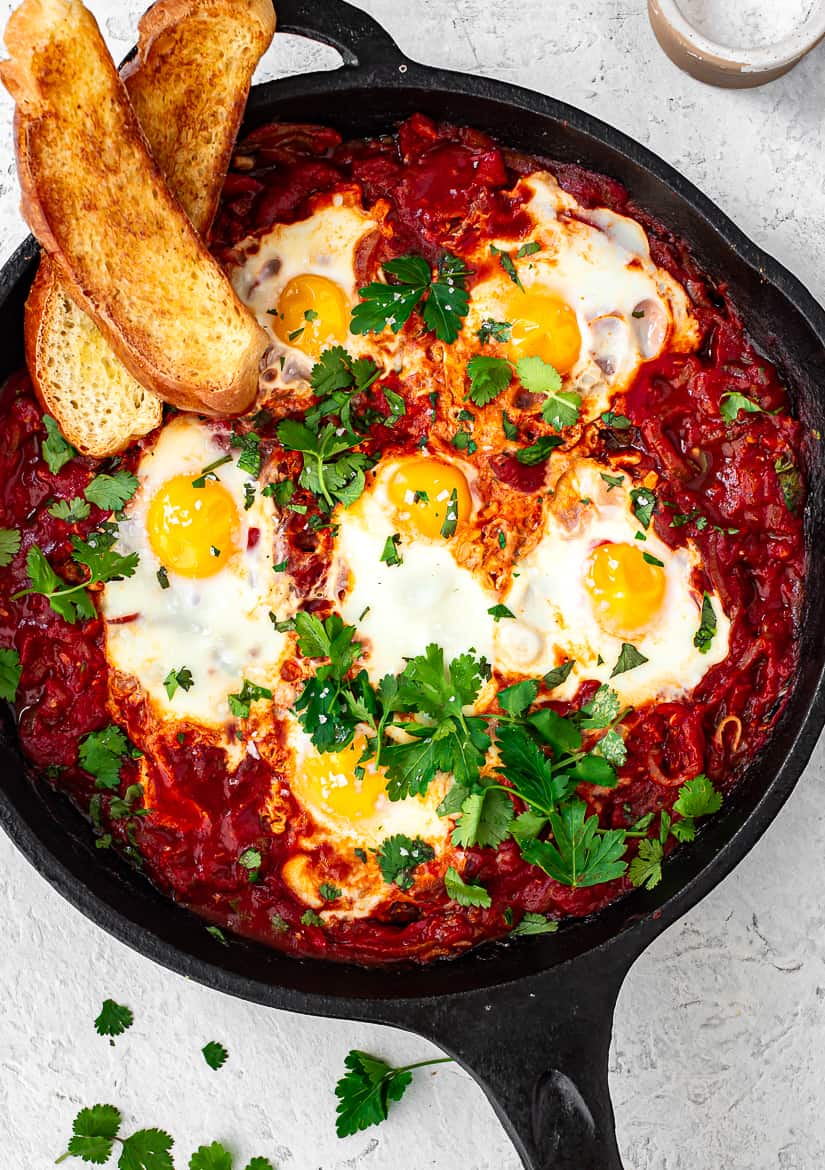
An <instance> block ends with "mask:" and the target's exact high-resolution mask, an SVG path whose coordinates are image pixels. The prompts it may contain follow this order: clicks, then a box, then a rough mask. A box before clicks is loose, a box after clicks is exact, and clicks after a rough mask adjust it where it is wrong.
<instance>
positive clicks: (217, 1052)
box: [201, 1040, 229, 1072]
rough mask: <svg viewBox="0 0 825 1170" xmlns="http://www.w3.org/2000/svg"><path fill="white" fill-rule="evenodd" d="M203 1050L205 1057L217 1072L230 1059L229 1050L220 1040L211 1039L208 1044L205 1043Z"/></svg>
mask: <svg viewBox="0 0 825 1170" xmlns="http://www.w3.org/2000/svg"><path fill="white" fill-rule="evenodd" d="M201 1052H202V1053H203V1059H204V1060H205V1061H206V1063H207V1064H208V1065H209V1067H210V1068H211V1069H214V1070H215V1071H216V1072H217V1070H218V1069H219V1068H223V1066H224V1065H225V1064H226V1062H227V1060H228V1059H229V1053H228V1051H227V1050H226V1048H224V1046H223V1044H221V1043H220V1042H219V1041H218V1040H210V1041H209V1043H208V1044H204V1046H203V1048H202V1049H201Z"/></svg>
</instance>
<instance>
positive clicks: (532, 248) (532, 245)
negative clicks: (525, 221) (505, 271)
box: [516, 240, 541, 260]
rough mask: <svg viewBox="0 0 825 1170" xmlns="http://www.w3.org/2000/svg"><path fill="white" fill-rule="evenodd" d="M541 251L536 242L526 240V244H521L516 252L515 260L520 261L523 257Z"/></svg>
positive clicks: (539, 245)
mask: <svg viewBox="0 0 825 1170" xmlns="http://www.w3.org/2000/svg"><path fill="white" fill-rule="evenodd" d="M540 251H541V244H540V243H539V242H538V241H537V240H528V241H527V243H526V244H522V245H521V247H520V248H519V250H518V252H516V260H521V259H522V258H523V257H524V256H532V255H533V254H534V253H535V252H540Z"/></svg>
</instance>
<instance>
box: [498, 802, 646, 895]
mask: <svg viewBox="0 0 825 1170" xmlns="http://www.w3.org/2000/svg"><path fill="white" fill-rule="evenodd" d="M549 819H550V826H551V828H552V831H553V839H554V840H553V843H551V842H550V841H538V840H534V841H527V842H526V843H525V844H524V845H523V846H522V850H521V852H522V856H523V857H524V858H525V860H526V861H529V862H531V863H532V864H533V865H538V866H539V867H540V868H541V869H543V870H544V871H545V873H547V874H549V875H550V877H552V878H554V879H555V880H556V881H557V882H561V883H562V884H563V885H565V886H570V887H571V888H573V889H578V888H580V887H583V886H595V885H600V884H601V883H602V882H609V881H613V880H614V879H615V878H619V877H622V876H623V875H624V873H625V872H626V870H627V862H626V861H624V860H623V859H624V854H625V848H626V844H625V834H624V830H622V829H605V830H600V829H599V818H598V817H597V816H596V815H595V814H594V815H592V816H587V805H586V804H585V803H584V801H582V800H573V801H571V802H570V803H568V804H565V805H563V806H562V808H561V810H560V811H559V812H557V813H555V812H554V813H551V814H550V818H549Z"/></svg>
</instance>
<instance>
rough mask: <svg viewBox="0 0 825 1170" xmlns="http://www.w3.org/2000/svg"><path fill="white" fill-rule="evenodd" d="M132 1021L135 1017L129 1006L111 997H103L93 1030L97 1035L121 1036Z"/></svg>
mask: <svg viewBox="0 0 825 1170" xmlns="http://www.w3.org/2000/svg"><path fill="white" fill-rule="evenodd" d="M134 1022H135V1017H134V1014H133V1012H132V1009H131V1008H128V1007H125V1006H124V1005H123V1004H121V1003H115V1001H114V1000H113V999H104V1001H103V1006H102V1007H101V1009H100V1014H99V1015H98V1017H97V1019H96V1020H95V1031H96V1032H97V1034H98V1036H121V1035H122V1034H123V1033H124V1032H125V1031H126V1029H127V1028H131V1026H132V1024H133V1023H134ZM112 1043H114V1041H112Z"/></svg>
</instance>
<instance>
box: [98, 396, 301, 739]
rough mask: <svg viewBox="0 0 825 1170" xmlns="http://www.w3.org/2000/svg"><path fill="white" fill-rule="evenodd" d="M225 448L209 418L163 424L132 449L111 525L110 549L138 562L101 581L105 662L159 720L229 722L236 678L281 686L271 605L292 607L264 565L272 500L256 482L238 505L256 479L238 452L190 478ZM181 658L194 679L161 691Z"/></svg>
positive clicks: (280, 637)
mask: <svg viewBox="0 0 825 1170" xmlns="http://www.w3.org/2000/svg"><path fill="white" fill-rule="evenodd" d="M225 454H226V448H225V447H223V446H220V445H219V444H218V443H217V442H216V440H215V438H214V435H213V432H212V431H211V429H210V428H209V426H208V424H206V423H203V422H200V421H198V420H197V419H196V418H194V417H192V416H190V415H178V416H177V417H175V418H174V419H172V421H171V422H170V423H168V424H167V426H165V427H164V428H163V430H162V431H161V433H160V435H159V436H158V439H157V440H156V442H155V443H154V445H153V446H151V447H149V448H147V450H146V451H145V452H144V453H143V455H142V457H141V460H140V464H139V466H138V469H137V476H138V480H139V487H138V490H137V492H136V494H135V495H134V497H133V498H132V499H131V500H130V501H129V503H128V505H127V515H126V518H125V519H124V520H123V521H122V522H121V524H120V526H119V532H118V543H117V548H118V550H119V551H120V552H122V553H131V552H136V553H138V556H139V560H138V566H137V570H136V572H135V574H134V576H133V577H130V578H127V579H124V580H122V581H111V582H109V583H108V584H107V585H106V587H105V590H104V593H103V597H102V603H101V611H102V613H103V617H104V620H105V623H106V652H107V656H108V658H109V661H110V663H111V665H112V666H113V667H114V668H115V669H116V670H119V671H123V672H124V673H125V674H129V675H133V676H134V677H135V678H136V679H137V680H138V681H139V682H140V684H141V686H142V687H143V689H144V691H145V692H146V693H147V695H149V697H150V698H151V700H152V704H153V706H154V707H155V710H156V711H157V712H159V713H160V714H161V716H162V717H165V718H187V719H192V720H196V721H198V722H199V723H202V724H206V725H211V726H219V725H221V724H224V723H225V722H226V721H227V720H229V719H230V717H231V716H230V711H229V707H228V704H227V696H228V695H229V694H231V693H237V692H239V691H240V690H241V688H242V686H243V680H244V679H248V680H249V681H250V682H252V683H257V684H258V685H259V686H266V687H268V688H269V689H273V688H274V687H276V686H277V685H278V679H279V674H278V667H279V664H280V661H281V659H282V657H283V655H284V653H285V652H286V650H287V649H288V647H289V640H288V638H287V636H286V635H284V634H280V633H278V632H277V631H276V630H275V628H274V626H273V624H272V621H271V620H270V618H269V613H270V610H271V611H273V612H274V613H276V614H277V615H278V617H279V618H285V617H287V616H289V615H290V613H291V612H293V611H294V608H295V603H294V601H292V600H291V598H290V592H289V580H288V578H287V576H286V574H284V573H275V572H273V556H274V553H275V549H276V543H277V533H276V531H275V527H274V521H273V514H272V510H271V505H270V501H268V500H266V499H264V498H263V497H262V496H261V494H260V492H257V491H256V493H255V499H254V501H253V503H252V505H251V507H250V508H249V509H248V510H246V509H245V508H244V503H245V492H244V487H245V485H246V484H252V483H253V482H254V481H252V480H251V479H250V477H249V476H248V475H246V474H245V473H244V472H242V471H241V470H240V469H239V468H238V467H237V465H236V459H237V452H234V453H232V459H231V461H230V462H228V463H226V464H224V465H222V466H220V467H217V468H216V469H215V471H214V472H213V473H211V475H209V476H207V477H206V478H205V480H204V482H203V486H202V487H196V486H194V483H193V481H195V482H200V480H199V477H200V476H201V474H202V471H203V469H204V468H205V467H208V466H209V465H210V464H212V463H215V462H216V461H217V460H220V459H221V458H222V457H223V456H224V455H225ZM160 570H165V572H166V574H167V577H168V581H169V585H168V588H163V587H162V585H161V581H160V580H159V579H158V572H159V571H160ZM161 576H163V574H161ZM184 666H185V667H187V668H188V669H189V671H190V672H191V674H192V678H193V680H194V681H193V684H192V686H191V688H190V689H189V690H184V689H183V688H182V687H179V688H178V690H177V691H175V693H174V695H173V696H172V698H171V699H170V698H169V697H168V695H167V690H166V687H165V686H164V679H165V678H166V677H167V675H168V674H169V672H170V670H173V669H174V670H179V669H180V668H181V667H184Z"/></svg>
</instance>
